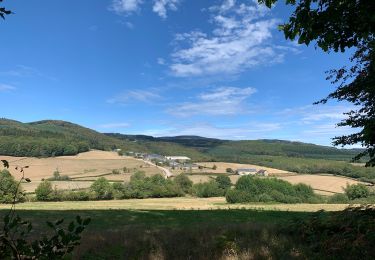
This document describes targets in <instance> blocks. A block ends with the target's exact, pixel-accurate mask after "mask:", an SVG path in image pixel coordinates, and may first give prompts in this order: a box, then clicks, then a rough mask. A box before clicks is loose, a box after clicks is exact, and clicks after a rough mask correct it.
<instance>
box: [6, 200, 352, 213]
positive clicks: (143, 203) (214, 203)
mask: <svg viewBox="0 0 375 260" xmlns="http://www.w3.org/2000/svg"><path fill="white" fill-rule="evenodd" d="M347 206H348V205H346V204H259V203H258V204H228V203H227V202H226V201H225V198H223V197H217V198H193V197H180V198H155V199H128V200H108V201H64V202H25V203H20V204H17V209H19V210H31V211H33V210H41V211H50V210H53V211H60V210H61V211H65V210H70V211H76V210H217V209H226V210H227V209H254V210H266V211H294V212H315V211H318V210H322V209H323V210H326V211H339V210H343V209H345V208H346V207H347ZM9 207H10V206H9V205H6V204H2V205H0V209H7V208H9Z"/></svg>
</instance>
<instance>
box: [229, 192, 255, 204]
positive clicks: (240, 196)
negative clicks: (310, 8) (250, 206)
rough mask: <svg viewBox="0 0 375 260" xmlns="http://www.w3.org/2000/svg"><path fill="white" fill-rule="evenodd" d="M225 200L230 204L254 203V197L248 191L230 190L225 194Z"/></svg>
mask: <svg viewBox="0 0 375 260" xmlns="http://www.w3.org/2000/svg"><path fill="white" fill-rule="evenodd" d="M225 199H226V201H227V202H228V203H244V202H249V201H254V197H252V195H251V194H250V193H248V192H246V191H241V190H228V191H227V193H226V194H225Z"/></svg>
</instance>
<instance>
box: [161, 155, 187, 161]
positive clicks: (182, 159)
mask: <svg viewBox="0 0 375 260" xmlns="http://www.w3.org/2000/svg"><path fill="white" fill-rule="evenodd" d="M165 158H167V160H168V161H178V162H186V161H190V160H191V159H190V158H189V157H186V156H165Z"/></svg>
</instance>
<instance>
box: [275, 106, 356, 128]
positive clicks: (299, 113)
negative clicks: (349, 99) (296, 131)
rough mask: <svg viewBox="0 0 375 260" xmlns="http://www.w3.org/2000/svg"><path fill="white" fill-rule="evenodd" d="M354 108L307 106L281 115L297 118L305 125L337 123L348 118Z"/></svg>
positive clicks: (287, 110) (284, 111)
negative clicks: (347, 115) (346, 113)
mask: <svg viewBox="0 0 375 260" xmlns="http://www.w3.org/2000/svg"><path fill="white" fill-rule="evenodd" d="M352 108H353V107H352V106H343V105H338V106H332V105H307V106H302V107H295V108H287V109H284V110H283V111H281V112H280V113H279V114H280V115H284V116H288V117H296V118H298V120H299V122H301V123H303V124H312V123H316V122H321V121H324V122H327V121H330V122H336V123H338V122H339V121H340V120H342V119H344V118H345V117H346V116H345V115H344V113H345V112H348V111H350V110H351V109H352Z"/></svg>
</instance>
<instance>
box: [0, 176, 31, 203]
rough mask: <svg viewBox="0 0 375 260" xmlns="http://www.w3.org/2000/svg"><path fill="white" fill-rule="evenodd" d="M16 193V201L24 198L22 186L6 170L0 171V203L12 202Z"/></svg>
mask: <svg viewBox="0 0 375 260" xmlns="http://www.w3.org/2000/svg"><path fill="white" fill-rule="evenodd" d="M15 194H16V202H22V201H24V200H25V196H24V194H23V193H22V187H21V186H18V182H17V181H16V180H15V179H14V177H13V176H12V175H11V174H10V172H9V171H8V170H5V169H4V170H2V171H0V203H12V202H13V200H14V195H15Z"/></svg>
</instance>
